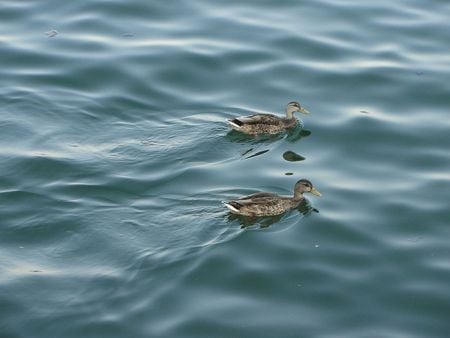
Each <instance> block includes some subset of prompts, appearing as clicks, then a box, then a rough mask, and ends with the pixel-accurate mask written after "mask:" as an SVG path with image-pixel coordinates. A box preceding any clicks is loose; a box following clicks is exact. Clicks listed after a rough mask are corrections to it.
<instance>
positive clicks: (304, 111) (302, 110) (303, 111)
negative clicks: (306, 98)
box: [300, 107, 310, 115]
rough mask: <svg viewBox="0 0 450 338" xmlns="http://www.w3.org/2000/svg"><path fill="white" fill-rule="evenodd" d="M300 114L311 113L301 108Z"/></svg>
mask: <svg viewBox="0 0 450 338" xmlns="http://www.w3.org/2000/svg"><path fill="white" fill-rule="evenodd" d="M300 113H303V114H306V115H307V114H310V112H309V111H308V110H307V109H305V108H303V107H302V108H300Z"/></svg>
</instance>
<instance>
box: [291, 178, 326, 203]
mask: <svg viewBox="0 0 450 338" xmlns="http://www.w3.org/2000/svg"><path fill="white" fill-rule="evenodd" d="M306 192H309V193H311V194H313V195H316V196H322V194H321V193H320V192H319V191H318V190H317V189H316V188H314V186H313V184H312V183H311V181H309V180H307V179H305V178H302V179H301V180H299V181H298V182H297V183H295V187H294V198H295V199H301V198H302V197H303V194H304V193H306Z"/></svg>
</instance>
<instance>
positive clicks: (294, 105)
mask: <svg viewBox="0 0 450 338" xmlns="http://www.w3.org/2000/svg"><path fill="white" fill-rule="evenodd" d="M296 112H299V113H303V114H309V111H307V110H306V109H305V108H303V107H302V106H300V103H298V102H296V101H292V102H289V103H288V105H287V106H286V115H287V117H288V118H290V119H291V118H292V117H293V116H294V113H296Z"/></svg>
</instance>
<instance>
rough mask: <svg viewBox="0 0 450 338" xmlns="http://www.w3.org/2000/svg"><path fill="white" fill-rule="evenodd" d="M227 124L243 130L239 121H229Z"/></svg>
mask: <svg viewBox="0 0 450 338" xmlns="http://www.w3.org/2000/svg"><path fill="white" fill-rule="evenodd" d="M227 122H228V124H229V125H230V126H231V128H233V129H238V130H239V129H241V127H242V125H243V123H242V121H239V120H238V119H231V120H227Z"/></svg>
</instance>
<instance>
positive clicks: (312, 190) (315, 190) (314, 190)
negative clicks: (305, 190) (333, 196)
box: [310, 188, 322, 197]
mask: <svg viewBox="0 0 450 338" xmlns="http://www.w3.org/2000/svg"><path fill="white" fill-rule="evenodd" d="M310 193H311V194H313V195H316V196H319V197H320V196H322V194H321V193H320V192H319V190H317V189H316V188H312V189H311V191H310Z"/></svg>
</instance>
